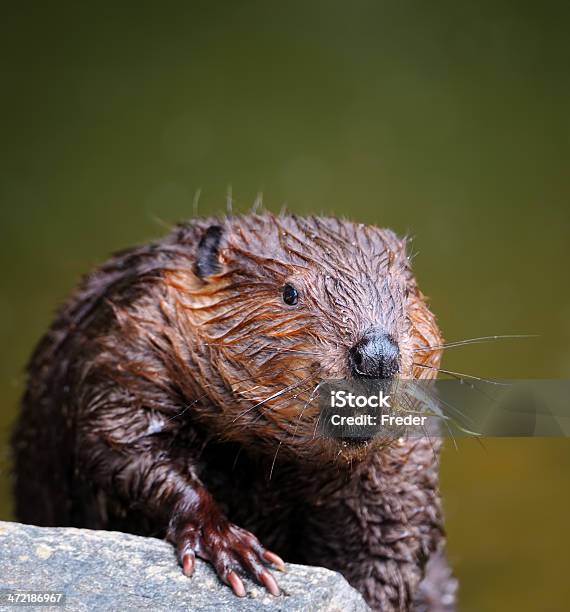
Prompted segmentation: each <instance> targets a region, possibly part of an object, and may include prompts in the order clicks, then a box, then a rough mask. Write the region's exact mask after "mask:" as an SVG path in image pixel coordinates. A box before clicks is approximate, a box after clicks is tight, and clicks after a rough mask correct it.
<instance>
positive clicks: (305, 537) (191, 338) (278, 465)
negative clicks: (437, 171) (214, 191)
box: [13, 214, 454, 610]
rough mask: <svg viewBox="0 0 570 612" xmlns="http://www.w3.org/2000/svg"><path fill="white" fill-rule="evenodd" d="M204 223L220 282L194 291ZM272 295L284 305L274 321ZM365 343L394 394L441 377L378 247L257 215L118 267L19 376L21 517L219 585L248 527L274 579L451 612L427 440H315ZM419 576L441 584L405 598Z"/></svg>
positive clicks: (392, 258) (377, 236)
mask: <svg viewBox="0 0 570 612" xmlns="http://www.w3.org/2000/svg"><path fill="white" fill-rule="evenodd" d="M214 225H215V226H220V227H221V230H222V234H221V236H222V237H221V243H220V246H219V252H217V261H218V264H219V266H218V267H219V269H218V270H216V271H215V272H214V273H212V274H210V275H208V276H207V277H205V278H200V277H199V276H198V275H197V274H196V249H197V245H198V243H199V241H200V238H201V237H202V236H203V235H204V232H205V231H206V230H207V228H209V227H212V226H214ZM285 283H291V284H293V285H294V286H295V287H297V288H298V290H299V294H300V300H299V304H298V305H296V306H288V305H286V304H284V303H283V300H282V298H281V293H282V288H283V286H284V284H285ZM370 327H380V328H382V329H383V330H385V331H386V333H389V334H391V335H392V336H393V337H394V338H396V339H397V342H398V345H399V347H400V352H401V355H402V358H401V367H400V376H401V377H403V378H410V377H414V378H425V377H431V376H432V374H433V372H434V370H432V369H429V368H421V367H418V366H414V365H413V362H414V361H415V362H416V363H422V364H425V365H429V366H433V367H437V366H438V364H439V357H440V351H438V350H429V349H427V348H426V347H430V346H439V345H441V342H442V339H441V336H440V334H439V331H438V328H437V325H436V323H435V320H434V317H433V315H432V314H431V312H430V311H429V309H428V307H427V305H426V302H425V300H424V298H423V296H422V294H421V292H420V290H419V289H418V287H417V285H416V282H415V279H414V277H413V275H412V272H411V270H410V265H409V260H408V257H407V255H406V249H405V242H404V241H403V240H400V239H399V238H397V237H396V235H395V234H393V233H392V232H391V231H389V230H381V229H378V228H375V227H371V226H364V225H358V224H353V223H350V222H348V221H343V220H339V219H335V218H324V217H308V218H301V217H295V216H289V215H287V216H280V217H276V216H273V215H270V214H263V215H254V214H252V215H244V216H237V217H228V218H224V219H203V220H197V221H192V222H189V223H185V224H182V225H180V226H177V227H176V228H175V229H174V230H173V231H172V232H171V233H170V234H169V235H168V236H167V237H166V238H164V239H162V240H159V241H157V242H154V243H151V244H148V245H145V246H142V247H138V248H134V249H131V250H128V251H124V252H121V253H118V254H116V255H115V256H114V257H113V258H112V259H111V260H109V261H108V262H107V263H106V264H104V265H103V266H101V267H100V268H99V269H97V270H95V271H94V272H93V273H91V274H90V275H88V276H87V277H86V278H85V279H84V280H83V282H82V283H81V285H80V287H79V288H78V290H77V291H76V292H75V293H74V294H73V295H72V297H71V298H70V299H69V300H68V301H67V303H66V304H65V305H64V306H63V308H62V309H61V310H60V311H59V313H58V316H57V318H56V320H55V322H54V323H53V325H52V326H51V328H50V330H49V331H48V333H47V334H46V335H45V336H44V338H43V339H42V340H41V342H40V343H39V345H38V347H37V349H36V351H35V353H34V355H33V356H32V359H31V361H30V364H29V367H28V383H27V388H26V392H25V395H24V398H23V403H22V412H21V416H20V419H19V421H18V423H17V426H16V429H15V431H14V435H13V448H14V456H15V498H16V511H17V516H18V518H19V519H20V520H22V521H24V522H29V523H35V524H39V525H73V526H82V527H91V528H105V529H121V530H125V531H132V532H135V533H141V534H146V535H156V536H161V537H162V536H166V537H167V538H168V539H169V540H170V541H172V542H173V543H174V544H175V545H176V546H177V547H178V551H179V554H182V553H183V550H182V549H183V548H184V546H186V547H187V546H188V542H191V543H193V544H194V547H195V549H196V551H197V552H198V554H203V556H208V554H209V555H210V557H211V560H212V562H213V563H214V565H215V566H216V569H217V570H218V573H219V574H220V576H221V577H222V578H223V579H226V578H227V573H228V571H230V570H231V569H232V568H233V567H234V565H232V559H233V557H232V554H231V551H232V550H233V549H240V550H242V549H243V550H246V549H247V546H249V545H250V544H251V547H253V549H255V543H253V544H252V543H251V542H253V540H251V541H250V540H249V539H248V538H249V534H248V533H247V532H243V533H242V531H243V530H244V529H245V530H248V531H250V532H252V533H253V534H255V535H256V536H257V537H258V538H259V540H260V541H261V542H262V544H263V545H264V546H267V547H268V548H270V549H272V550H274V551H275V552H277V553H278V554H280V555H282V556H283V557H284V558H285V559H286V560H287V561H291V562H295V561H297V562H302V563H307V564H313V565H322V566H325V567H329V568H332V569H336V570H338V571H340V572H342V573H343V574H344V575H345V576H346V578H347V579H348V580H349V581H350V582H351V583H352V584H353V585H354V586H355V587H356V588H358V589H359V590H360V591H361V592H362V593H363V594H364V596H365V597H366V599H367V601H368V602H369V604H370V605H371V606H372V607H373V608H374V609H382V610H407V609H410V608H411V607H412V606H413V605H415V606H416V608H417V609H422V610H423V609H432V610H439V609H441V610H443V609H451V608H450V607H446V606H445V600H446V598H447V600H450V597H451V595H450V593H451V594H452V592H453V584H454V583H453V580H452V579H451V577H450V575H449V572H448V571H447V570H446V568H445V566H444V561H443V558H442V556H441V550H442V547H443V543H444V534H443V527H442V517H441V510H440V498H439V492H438V484H437V469H438V452H439V442H438V440H437V439H435V438H433V439H431V440H429V439H427V438H426V439H421V440H413V441H404V442H402V441H400V442H397V441H394V442H393V443H390V444H385V443H380V442H376V443H372V444H369V445H361V446H358V447H354V446H344V445H343V444H342V443H339V442H337V441H333V440H327V439H324V438H323V437H321V436H318V435H315V431H316V424H317V420H318V416H319V411H318V398H317V397H316V393H317V385H318V382H319V380H321V379H325V378H344V377H347V376H349V371H348V366H347V358H346V355H347V351H348V350H349V348H350V347H351V346H353V344H354V343H355V342H357V340H358V339H359V337H360V336H361V335H362V333H363V332H364V331H366V330H367V329H368V328H370ZM422 349H423V350H422ZM229 521H231V523H230V522H229ZM235 525H239V528H242V529H239V528H237V527H235ZM216 530H217V531H216ZM214 532H216V533H218V534H221V541H220V537H218V540H216V539H215V538H214V536H213V535H212V534H213V533H214ZM208 538H209V539H208ZM181 542H183V545H181ZM181 546H182V548H181ZM240 547H241V548H240ZM246 552H247V551H246ZM245 556H247V555H245ZM430 559H431V561H430ZM428 561H429V563H430V565H428ZM252 566H255V564H254V563H253V561H252ZM431 566H433V567H434V570H433V572H430V571H428V574H430V573H433V576H434V577H435V576H436V575H438V577H437V584H434V580H435V578H434V579H433V580H431V582H430V576H429V575H428V576H427V578H425V581H424V584H423V585H421V586H420V583H421V582H422V580H423V579H424V577H425V575H426V567H431ZM255 567H257V566H255ZM255 567H254V569H253V570H251V573H253V574H254V575H256V576H259V571H257V573H256V571H254V570H255ZM238 569H240V570H242V569H245V570H247V569H248V567H247V564H245V566H243V564H242V567H240V568H238ZM249 569H251V568H249ZM428 599H429V601H428ZM414 602H415V604H414ZM442 602H443V603H442ZM438 606H439V607H438Z"/></svg>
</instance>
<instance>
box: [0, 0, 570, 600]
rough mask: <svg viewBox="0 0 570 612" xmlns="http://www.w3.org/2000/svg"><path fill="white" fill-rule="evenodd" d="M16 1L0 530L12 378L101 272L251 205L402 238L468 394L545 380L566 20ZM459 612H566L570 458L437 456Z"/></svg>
mask: <svg viewBox="0 0 570 612" xmlns="http://www.w3.org/2000/svg"><path fill="white" fill-rule="evenodd" d="M111 7H112V5H111V4H108V5H107V6H105V4H104V3H97V4H94V3H92V4H91V6H88V5H87V4H86V3H71V2H58V3H39V2H36V3H33V2H32V3H25V4H24V3H22V4H21V5H20V6H19V7H17V6H16V4H15V3H13V4H12V6H11V7H8V5H5V6H4V7H3V10H2V18H1V24H0V45H1V46H2V53H1V55H0V62H1V68H2V70H1V76H2V84H1V96H0V113H1V114H0V117H1V119H2V138H1V143H2V145H1V153H0V202H1V209H0V214H1V221H0V228H1V230H2V233H1V240H0V257H1V262H2V273H1V274H0V336H1V338H2V350H1V352H0V377H1V378H0V402H1V403H0V428H1V435H2V440H1V441H0V445H1V448H2V449H3V450H4V457H3V460H2V463H1V470H2V471H1V473H0V487H1V488H0V518H10V517H11V513H10V512H11V510H10V508H11V502H10V494H9V486H8V463H7V448H6V436H7V432H8V429H9V426H10V423H11V422H12V420H13V418H14V416H15V414H16V410H17V402H18V396H19V394H20V391H21V384H22V368H23V365H24V363H25V361H26V359H27V357H28V355H29V354H30V351H31V349H32V347H33V345H34V343H35V342H36V341H37V339H38V338H39V336H40V334H41V333H42V332H43V331H44V330H45V329H46V326H47V325H48V323H49V321H50V318H51V316H52V313H53V310H54V308H55V307H56V305H57V304H58V303H60V302H61V300H62V299H63V298H64V296H65V295H66V293H67V292H68V291H69V290H70V289H71V288H72V287H73V285H74V284H75V283H76V281H77V279H78V276H79V275H80V274H81V273H82V272H84V271H86V270H87V269H89V268H90V267H91V266H93V265H95V264H96V263H97V262H100V261H102V260H103V259H104V258H105V257H106V256H107V255H108V254H109V252H111V251H113V250H115V249H118V248H122V247H125V246H128V245H130V244H132V243H136V242H141V241H144V240H147V239H149V238H150V237H153V236H157V235H160V234H161V233H163V232H164V231H165V228H164V225H165V224H168V223H170V222H172V221H176V220H179V219H182V218H185V217H190V216H191V215H192V199H193V196H194V193H195V191H196V190H197V189H201V190H202V195H201V198H200V204H199V212H200V213H202V214H206V213H207V214H209V213H212V212H223V211H224V209H225V194H226V190H227V188H228V186H229V185H231V186H232V189H233V195H234V202H235V208H237V209H238V210H246V209H247V208H248V207H249V206H250V205H251V203H252V202H253V200H254V198H255V195H256V193H257V192H258V191H263V193H264V196H265V197H264V201H265V205H266V207H267V208H269V209H272V210H278V209H279V208H280V207H281V205H282V204H283V203H284V202H286V203H287V205H288V207H289V209H290V210H292V211H295V212H302V213H305V212H324V213H335V214H342V215H348V216H349V217H351V218H354V219H356V220H359V221H362V222H366V223H375V224H379V225H382V226H390V227H392V228H394V229H396V230H397V231H399V232H400V233H406V232H408V233H410V234H412V235H413V236H415V240H414V243H413V250H414V251H417V252H418V253H419V254H418V256H417V257H416V258H415V260H414V262H415V268H416V272H417V275H418V277H419V279H420V284H421V286H422V287H423V289H424V291H425V292H426V293H427V294H428V295H429V296H431V303H432V306H433V309H434V310H435V312H436V313H437V314H438V317H439V321H440V324H441V327H442V329H443V331H444V334H445V336H446V338H447V339H448V340H456V339H462V338H469V337H473V336H480V335H488V334H508V333H536V334H540V338H538V339H533V340H519V341H516V342H515V341H512V342H508V341H507V342H500V343H492V344H485V345H479V346H473V347H464V348H458V349H453V350H450V351H449V352H448V354H447V355H446V356H445V362H444V364H445V366H446V367H448V368H451V369H453V370H458V371H461V372H467V373H471V374H477V375H481V376H496V377H500V376H505V377H509V376H510V377H539V378H541V377H543V378H549V377H551V378H556V377H568V374H569V371H570V348H569V347H570V343H569V340H570V287H569V283H568V264H569V263H570V261H569V258H568V236H569V230H570V207H569V199H570V198H569V196H570V184H569V161H570V155H569V153H570V129H569V128H570V121H569V117H570V114H569V109H570V78H569V74H568V69H569V60H570V54H569V51H570V37H569V36H568V24H569V17H570V11H569V9H568V4H567V3H558V4H557V3H553V2H543V3H537V2H528V1H524V2H523V1H521V2H516V3H515V2H510V1H506V0H495V1H492V2H490V1H483V2H476V3H475V2H470V3H466V2H463V3H462V2H460V3H457V2H451V1H444V2H437V3H427V2H422V1H419V0H415V1H405V2H383V1H375V2H372V1H371V2H363V1H359V2H354V3H348V2H334V1H332V0H331V1H328V2H217V3H207V2H193V3H180V4H175V3H162V4H157V3H153V4H150V3H149V4H144V3H137V4H132V5H131V6H130V7H128V6H127V5H123V7H122V8H119V7H117V6H114V7H112V8H111ZM442 470H443V475H442V479H443V492H444V498H445V507H446V513H447V525H448V531H449V555H450V558H451V561H452V563H453V566H454V568H455V571H456V573H457V575H458V576H459V578H460V581H461V591H460V602H461V606H460V609H461V610H466V611H470V610H473V611H479V610H518V611H527V610H533V611H534V610H541V611H542V610H563V609H567V606H568V602H569V601H570V581H569V580H568V576H567V575H568V569H569V567H568V566H569V563H568V550H569V549H570V533H569V529H568V522H567V516H568V504H569V502H570V488H569V485H568V483H569V475H570V443H568V442H566V441H565V440H552V439H550V440H489V441H486V442H485V444H484V448H482V447H481V446H480V445H479V444H476V443H475V442H474V441H469V440H463V441H460V443H459V450H458V451H456V450H455V449H454V448H453V447H452V445H449V447H448V448H447V449H446V452H445V453H444V457H443V467H442Z"/></svg>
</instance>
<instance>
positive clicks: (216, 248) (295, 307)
mask: <svg viewBox="0 0 570 612" xmlns="http://www.w3.org/2000/svg"><path fill="white" fill-rule="evenodd" d="M177 232H178V233H177V240H178V241H180V242H184V243H187V244H189V245H191V247H192V248H193V249H194V255H193V266H192V270H180V271H174V272H170V273H169V277H168V284H169V287H170V291H171V297H172V298H173V299H174V301H175V302H176V308H177V310H178V311H179V312H180V313H181V314H180V316H179V320H180V321H181V326H182V327H181V329H182V333H183V335H184V338H185V342H187V343H188V346H189V354H190V358H189V359H187V360H186V367H187V377H188V381H189V382H188V386H189V388H191V391H189V393H188V394H189V395H190V396H192V397H196V394H198V397H199V398H200V399H198V400H195V406H194V407H193V410H194V411H195V414H196V415H197V418H199V419H202V420H203V421H205V422H208V425H209V427H211V428H212V429H214V430H215V431H216V433H217V434H218V435H220V436H221V437H223V438H224V439H228V440H234V441H239V442H244V441H247V442H248V443H250V444H248V447H251V443H253V444H254V445H255V447H256V448H259V449H260V451H269V452H273V453H274V452H275V449H276V447H277V446H279V447H280V448H282V449H283V452H286V453H287V452H290V453H292V454H293V455H294V456H295V457H297V458H299V457H305V458H311V460H315V459H316V458H318V457H323V458H325V459H330V458H331V457H335V458H336V457H340V458H344V459H346V458H349V459H353V458H354V457H356V456H362V449H360V448H358V447H354V446H347V445H346V444H342V443H341V442H338V441H334V440H330V439H323V438H321V437H319V436H318V435H315V432H316V423H317V420H318V417H319V401H318V386H319V382H320V381H322V380H323V379H331V378H337V379H339V378H347V377H354V378H368V377H369V378H391V377H400V378H427V377H433V375H434V374H435V369H433V368H435V367H437V365H438V362H439V356H440V352H439V351H438V350H435V349H430V348H429V347H437V346H439V345H440V344H441V337H440V334H439V330H438V328H437V325H436V323H435V319H434V316H433V315H432V313H431V312H430V310H429V309H428V307H427V305H426V302H425V299H424V297H423V295H422V293H421V292H420V290H419V289H418V286H417V284H416V281H415V278H414V276H413V274H412V271H411V268H410V260H409V258H408V256H407V253H406V243H405V240H402V239H399V238H398V237H397V236H396V235H395V234H394V233H393V232H392V231H390V230H386V229H379V228H377V227H374V226H367V225H362V224H356V223H351V222H349V221H345V220H340V219H336V218H329V217H316V216H312V217H306V218H301V217H297V216H293V215H287V216H279V217H277V216H274V215H271V214H263V215H253V214H252V215H243V216H235V217H228V218H225V219H209V220H205V221H200V222H192V223H189V224H187V225H183V226H181V227H180V228H179V229H178V230H177Z"/></svg>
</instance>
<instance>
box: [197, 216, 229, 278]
mask: <svg viewBox="0 0 570 612" xmlns="http://www.w3.org/2000/svg"><path fill="white" fill-rule="evenodd" d="M222 234H223V229H222V227H221V226H220V225H210V227H209V228H208V229H206V230H205V231H204V233H203V234H202V237H201V238H200V242H199V243H198V250H197V251H196V261H195V262H194V273H195V274H196V276H198V277H199V278H205V277H206V276H210V274H214V273H215V272H219V271H220V269H221V267H222V266H221V263H220V242H221V240H222Z"/></svg>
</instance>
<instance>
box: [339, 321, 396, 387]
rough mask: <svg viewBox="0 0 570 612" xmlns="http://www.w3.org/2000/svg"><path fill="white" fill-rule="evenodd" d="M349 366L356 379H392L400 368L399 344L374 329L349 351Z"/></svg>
mask: <svg viewBox="0 0 570 612" xmlns="http://www.w3.org/2000/svg"><path fill="white" fill-rule="evenodd" d="M348 364H349V367H350V372H351V374H352V376H354V377H355V378H392V377H393V376H394V375H395V374H396V373H397V372H398V369H399V367H400V349H399V348H398V343H397V342H396V341H395V340H394V338H393V337H392V336H390V335H389V334H386V333H385V332H384V331H382V330H381V329H377V328H374V327H373V328H371V329H369V330H367V331H366V332H365V333H364V335H363V336H362V338H360V340H359V341H358V342H357V343H356V344H355V345H354V346H353V347H352V348H351V349H350V350H349V351H348Z"/></svg>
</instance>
